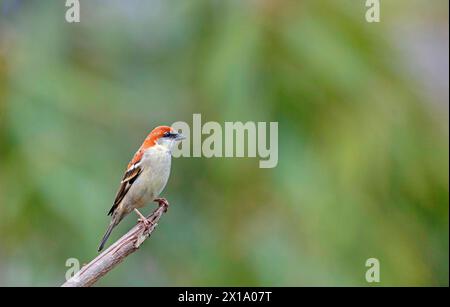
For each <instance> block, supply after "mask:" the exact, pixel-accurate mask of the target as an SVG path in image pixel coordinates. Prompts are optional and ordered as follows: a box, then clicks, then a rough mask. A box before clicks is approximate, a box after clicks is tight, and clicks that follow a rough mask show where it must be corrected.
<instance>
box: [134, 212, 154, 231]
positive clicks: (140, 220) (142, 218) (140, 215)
mask: <svg viewBox="0 0 450 307" xmlns="http://www.w3.org/2000/svg"><path fill="white" fill-rule="evenodd" d="M134 212H136V214H137V215H138V216H139V218H138V222H139V223H143V224H144V226H145V228H148V227H149V226H150V225H152V222H150V221H149V220H147V218H146V217H145V216H143V215H142V213H141V212H139V210H138V209H134Z"/></svg>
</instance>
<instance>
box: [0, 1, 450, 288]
mask: <svg viewBox="0 0 450 307" xmlns="http://www.w3.org/2000/svg"><path fill="white" fill-rule="evenodd" d="M424 3H425V2H424V1H406V0H392V1H389V2H383V3H382V6H383V14H384V15H382V18H385V19H383V20H386V22H382V23H379V24H369V23H366V22H365V20H364V14H365V9H366V8H365V6H364V1H353V0H339V1H338V0H336V1H334V0H328V1H324V0H322V1H317V0H309V1H300V0H299V1H274V0H260V1H256V0H253V1H250V0H249V1H232V0H230V1H207V0H204V1H199V0H195V1H162V0H152V1H143V0H132V1H119V0H114V1H99V0H92V1H81V23H79V24H69V23H66V22H65V20H64V14H65V7H64V1H19V0H0V9H1V13H0V285H39V286H45V285H59V284H60V283H62V282H63V280H64V275H65V271H66V269H67V268H66V267H65V261H66V259H67V258H69V257H76V258H78V259H80V261H82V262H88V261H89V260H90V259H92V258H93V257H94V256H95V255H96V248H97V244H98V242H99V240H100V238H101V236H102V234H103V232H104V230H105V228H106V226H107V223H108V221H109V219H108V217H107V216H106V212H107V211H108V210H109V207H110V205H111V202H112V200H113V197H114V195H115V192H116V188H117V186H118V183H119V180H120V178H121V176H122V172H123V170H124V167H125V166H126V163H127V162H128V160H129V158H130V157H131V156H132V154H133V153H134V150H135V149H136V148H137V147H138V146H139V144H140V142H141V141H142V139H143V138H144V137H145V135H146V134H147V133H148V131H149V130H151V129H152V128H153V127H154V126H157V125H160V124H171V123H173V122H175V121H179V120H182V121H186V122H188V123H190V122H191V121H192V114H193V113H201V114H202V119H203V121H218V122H224V121H277V122H279V129H280V130H279V163H278V166H277V167H276V168H274V169H259V168H258V161H257V159H248V158H240V159H226V158H213V159H206V158H179V159H175V160H174V162H173V169H172V176H171V178H170V181H169V184H168V186H167V187H166V190H165V191H164V196H165V197H167V198H168V199H169V201H170V202H171V207H170V209H169V212H168V214H167V215H166V216H164V218H163V220H162V221H161V223H160V225H159V226H158V229H157V231H156V232H155V234H154V235H153V236H152V238H151V239H150V240H149V241H147V242H146V243H145V244H144V246H143V247H142V249H141V250H140V251H139V252H138V253H136V254H134V255H132V256H131V257H129V258H128V259H127V260H126V261H125V262H124V263H123V264H122V265H120V267H118V268H117V269H115V270H114V271H113V272H111V273H110V274H108V275H107V276H105V278H104V279H102V280H101V282H99V284H98V285H103V286H106V285H114V286H118V285H128V286H133V285H136V286H137V285H139V286H142V285H150V286H175V285H178V286H190V285H192V286H199V285H211V286H218V285H224V286H230V285H253V286H262V285H266V286H284V285H285V286H302V285H368V284H367V283H366V281H365V278H364V276H365V271H366V269H367V268H366V267H365V261H366V259H367V258H371V257H375V258H378V259H379V260H380V263H381V281H382V282H381V285H448V277H449V266H448V263H449V262H448V259H449V258H448V257H449V253H448V251H449V245H448V243H449V237H448V231H449V229H448V207H449V193H448V191H449V189H448V167H449V165H448V154H449V152H448V117H446V116H442V115H441V114H440V113H443V112H444V111H445V110H441V109H439V108H438V109H436V107H435V106H433V105H432V103H430V101H429V100H430V99H429V98H427V96H426V95H423V93H422V91H421V87H420V82H419V80H417V79H416V78H413V77H411V75H410V70H409V68H408V65H411V63H410V62H408V61H407V60H406V59H405V58H404V57H403V56H402V54H401V53H400V52H398V50H397V49H396V47H395V46H394V45H393V43H392V37H390V36H389V33H390V32H389V31H390V30H392V20H394V19H395V18H400V17H403V19H404V20H409V21H411V20H414V18H419V16H421V17H420V18H421V20H423V22H424V23H427V22H428V23H433V24H435V23H439V22H443V23H444V25H445V27H448V2H447V1H438V0H435V1H427V2H426V3H427V4H426V5H424ZM424 16H425V17H424ZM447 31H448V30H447ZM447 35H448V32H447ZM447 48H448V41H447ZM446 103H448V102H446ZM152 206H153V205H152ZM150 208H151V207H150V206H149V208H148V209H147V210H148V211H150V210H151V209H150ZM135 222H136V218H135V217H134V216H131V215H130V216H129V217H127V218H126V219H125V220H124V221H123V222H122V224H121V225H119V227H117V229H116V230H115V232H114V233H113V235H112V238H111V239H112V240H115V239H117V238H118V237H119V236H120V235H121V234H123V233H124V232H125V231H127V229H129V228H130V227H131V226H132V225H133V224H134V223H135ZM112 240H110V242H109V243H111V242H112Z"/></svg>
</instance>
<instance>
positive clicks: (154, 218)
mask: <svg viewBox="0 0 450 307" xmlns="http://www.w3.org/2000/svg"><path fill="white" fill-rule="evenodd" d="M166 211H167V206H165V205H161V206H159V207H158V208H157V209H156V210H155V211H153V213H152V214H150V215H149V216H148V217H147V220H148V221H149V222H150V223H151V224H150V226H149V227H148V228H146V227H145V226H144V224H143V223H138V224H137V225H136V226H134V227H133V228H132V229H131V230H130V231H128V232H127V233H126V234H125V235H124V236H122V237H121V238H120V239H119V240H117V241H116V242H115V243H114V244H112V245H111V246H110V247H109V248H108V249H106V250H105V251H104V252H102V253H101V254H100V255H98V256H97V257H96V258H95V259H94V260H92V261H91V262H90V263H88V264H86V265H85V266H83V268H81V270H80V271H79V272H78V273H76V274H75V275H74V276H73V277H72V278H71V279H69V280H67V281H66V282H65V283H64V284H63V285H62V286H61V287H90V286H92V285H93V284H94V283H95V282H97V280H99V279H100V278H101V277H102V276H104V275H105V274H106V273H108V272H109V271H111V270H112V269H113V268H114V267H115V266H116V265H118V264H119V263H121V262H122V261H123V260H124V259H125V258H126V257H127V256H128V255H130V254H132V253H134V252H135V251H136V250H138V249H139V246H140V245H141V244H142V243H143V242H144V241H145V239H147V238H148V237H149V236H150V235H151V234H152V232H153V231H154V230H155V228H156V226H157V224H158V221H159V219H160V218H161V216H162V215H163V214H164V213H165V212H166Z"/></svg>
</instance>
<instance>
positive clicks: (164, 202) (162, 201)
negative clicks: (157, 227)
mask: <svg viewBox="0 0 450 307" xmlns="http://www.w3.org/2000/svg"><path fill="white" fill-rule="evenodd" d="M153 201H155V202H157V203H158V205H159V206H163V207H164V212H167V208H169V202H168V201H167V199H165V198H155V199H154V200H153Z"/></svg>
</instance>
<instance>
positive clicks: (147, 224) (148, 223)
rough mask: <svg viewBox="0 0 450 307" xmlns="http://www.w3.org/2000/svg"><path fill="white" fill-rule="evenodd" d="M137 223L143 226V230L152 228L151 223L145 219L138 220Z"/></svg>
mask: <svg viewBox="0 0 450 307" xmlns="http://www.w3.org/2000/svg"><path fill="white" fill-rule="evenodd" d="M138 222H139V223H142V224H144V227H145V229H148V228H150V226H153V223H152V222H150V221H149V220H147V219H146V218H138Z"/></svg>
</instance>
